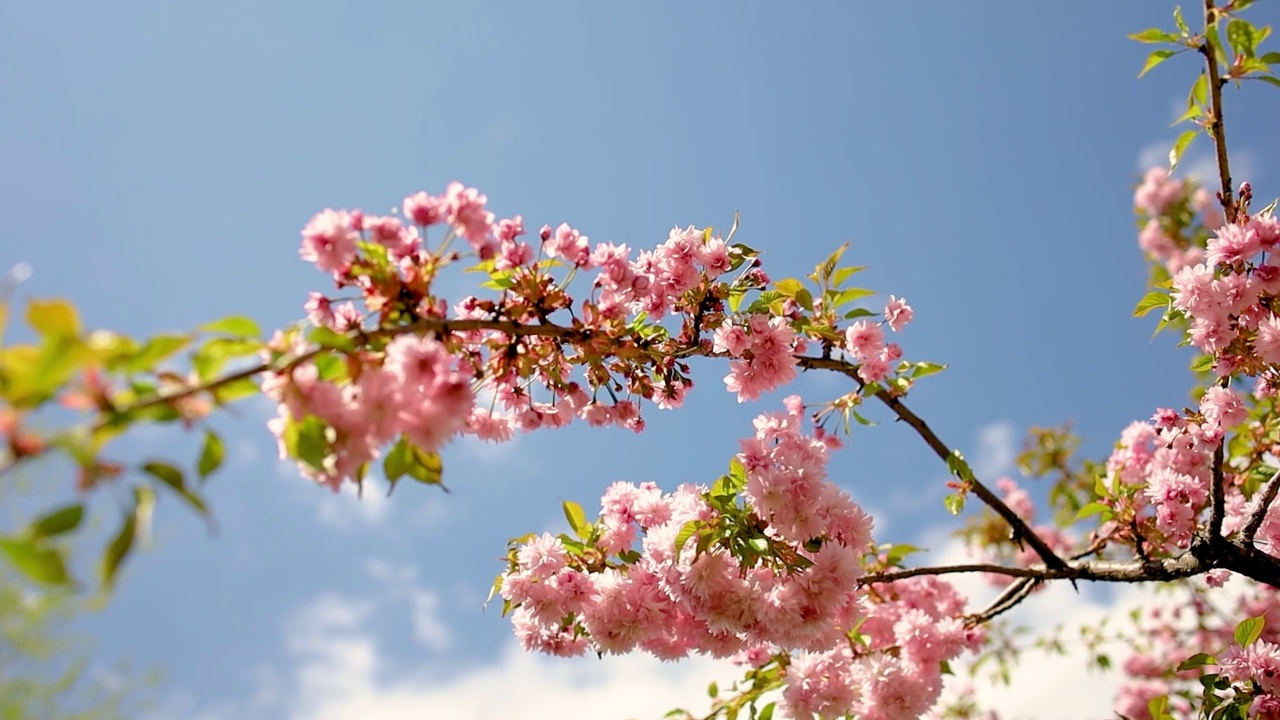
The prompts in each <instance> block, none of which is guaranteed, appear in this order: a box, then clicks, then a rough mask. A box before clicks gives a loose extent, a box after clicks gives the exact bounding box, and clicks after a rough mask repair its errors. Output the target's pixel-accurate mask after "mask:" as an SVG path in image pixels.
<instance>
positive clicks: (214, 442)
mask: <svg viewBox="0 0 1280 720" xmlns="http://www.w3.org/2000/svg"><path fill="white" fill-rule="evenodd" d="M226 454H227V448H226V446H225V445H224V444H223V443H222V438H221V437H219V436H218V434H217V433H215V432H214V431H212V430H206V431H205V432H204V446H203V447H201V448H200V459H199V460H197V461H196V470H197V472H199V473H200V479H202V480H203V479H204V478H206V477H209V474H210V473H212V472H213V471H214V470H217V469H218V468H219V467H221V466H222V460H223V458H224V457H226Z"/></svg>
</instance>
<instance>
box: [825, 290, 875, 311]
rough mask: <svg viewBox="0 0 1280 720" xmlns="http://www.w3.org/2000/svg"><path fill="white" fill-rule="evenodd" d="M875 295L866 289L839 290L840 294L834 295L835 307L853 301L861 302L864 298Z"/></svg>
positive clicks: (872, 291) (873, 291)
mask: <svg viewBox="0 0 1280 720" xmlns="http://www.w3.org/2000/svg"><path fill="white" fill-rule="evenodd" d="M875 294H876V291H875V290H868V289H866V288H849V289H848V290H841V291H840V293H839V294H838V295H836V298H835V301H834V303H835V307H840V306H841V305H846V304H848V303H851V302H853V301H854V300H861V299H862V298H864V297H870V296H872V295H875Z"/></svg>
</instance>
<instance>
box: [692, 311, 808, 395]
mask: <svg viewBox="0 0 1280 720" xmlns="http://www.w3.org/2000/svg"><path fill="white" fill-rule="evenodd" d="M714 347H715V350H716V352H721V353H725V354H727V355H728V356H729V357H731V358H735V360H734V361H733V362H731V363H730V364H729V374H728V375H726V376H725V378H724V384H725V387H726V388H728V390H729V392H732V393H737V394H738V402H745V401H747V400H756V399H758V398H759V397H760V395H762V394H763V393H766V392H768V391H770V390H773V389H774V388H777V387H781V386H782V385H786V384H787V383H789V382H791V381H792V380H794V379H795V377H796V358H795V355H796V353H797V352H804V347H805V342H804V340H803V339H802V338H799V337H797V336H796V333H795V331H794V330H792V329H791V325H790V324H789V323H788V322H787V320H786V318H781V317H768V316H766V315H752V316H750V317H749V318H747V322H746V323H745V324H744V325H739V324H737V323H735V322H732V321H730V322H726V323H725V324H723V325H721V326H720V327H719V328H718V329H717V330H716V331H715V336H714Z"/></svg>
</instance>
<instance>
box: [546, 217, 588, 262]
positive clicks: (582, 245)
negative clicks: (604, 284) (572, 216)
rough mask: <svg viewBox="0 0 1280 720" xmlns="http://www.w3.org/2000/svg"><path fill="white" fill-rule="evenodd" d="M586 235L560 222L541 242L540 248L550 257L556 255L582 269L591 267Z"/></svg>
mask: <svg viewBox="0 0 1280 720" xmlns="http://www.w3.org/2000/svg"><path fill="white" fill-rule="evenodd" d="M587 240H588V238H587V236H586V235H582V234H580V233H579V232H578V231H577V230H574V229H573V228H571V227H569V224H568V223H561V224H560V227H558V228H556V230H555V233H554V234H552V235H551V237H550V238H548V239H547V241H546V242H545V243H543V246H542V249H543V250H544V251H545V252H546V253H547V255H548V256H550V257H558V258H560V259H562V260H564V261H565V262H567V263H569V264H570V265H576V266H578V267H580V268H583V269H589V268H590V267H591V250H590V247H589V246H588V245H587Z"/></svg>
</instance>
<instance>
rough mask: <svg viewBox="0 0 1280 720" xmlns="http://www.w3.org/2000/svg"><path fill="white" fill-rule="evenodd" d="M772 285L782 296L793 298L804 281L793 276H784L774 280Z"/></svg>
mask: <svg viewBox="0 0 1280 720" xmlns="http://www.w3.org/2000/svg"><path fill="white" fill-rule="evenodd" d="M773 287H774V289H775V290H777V291H778V292H779V293H780V294H781V295H782V296H783V297H789V298H794V297H795V296H796V294H797V293H799V292H800V291H801V290H803V289H804V283H802V282H800V281H799V280H797V279H795V278H784V279H782V280H778V281H777V282H775V283H774V284H773Z"/></svg>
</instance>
